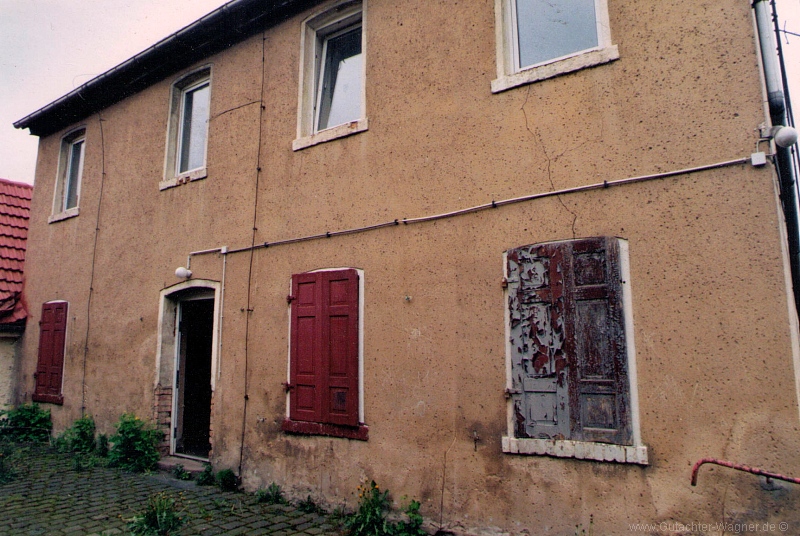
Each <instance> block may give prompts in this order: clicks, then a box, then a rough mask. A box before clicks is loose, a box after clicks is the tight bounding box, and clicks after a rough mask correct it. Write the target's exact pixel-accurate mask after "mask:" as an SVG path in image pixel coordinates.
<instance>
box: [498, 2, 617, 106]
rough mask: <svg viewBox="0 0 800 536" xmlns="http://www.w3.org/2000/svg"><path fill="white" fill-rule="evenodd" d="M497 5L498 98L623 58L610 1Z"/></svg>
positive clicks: (507, 3)
mask: <svg viewBox="0 0 800 536" xmlns="http://www.w3.org/2000/svg"><path fill="white" fill-rule="evenodd" d="M495 3H496V4H495V10H496V19H497V22H496V24H497V31H496V33H497V79H496V80H493V81H492V91H493V92H495V93H496V92H499V91H505V90H506V89H510V88H512V87H516V86H519V85H522V84H527V83H530V82H535V81H537V80H544V79H546V78H551V77H553V76H557V75H559V74H564V73H568V72H572V71H576V70H578V69H583V68H585V67H591V66H593V65H598V64H601V63H606V62H609V61H613V60H615V59H617V58H619V51H618V50H617V47H616V45H612V44H611V35H610V32H609V20H608V7H607V5H606V0H495Z"/></svg>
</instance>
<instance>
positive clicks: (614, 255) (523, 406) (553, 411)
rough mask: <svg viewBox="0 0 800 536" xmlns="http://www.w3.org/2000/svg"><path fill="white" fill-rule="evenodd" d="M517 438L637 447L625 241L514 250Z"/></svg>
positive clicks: (511, 287)
mask: <svg viewBox="0 0 800 536" xmlns="http://www.w3.org/2000/svg"><path fill="white" fill-rule="evenodd" d="M507 259H508V266H507V273H508V307H509V315H510V316H509V318H510V327H511V341H510V343H511V344H510V345H511V373H512V392H511V398H512V403H513V408H514V426H515V436H516V437H520V438H525V437H530V438H541V439H572V440H578V441H594V442H604V443H616V444H630V443H631V428H630V416H629V410H628V405H629V404H628V374H627V364H626V351H625V334H624V322H623V316H622V315H623V310H622V293H621V288H620V268H619V245H618V243H617V240H616V238H613V237H599V238H589V239H582V240H570V241H565V242H552V243H545V244H534V245H529V246H523V247H520V248H516V249H513V250H510V251H508V253H507Z"/></svg>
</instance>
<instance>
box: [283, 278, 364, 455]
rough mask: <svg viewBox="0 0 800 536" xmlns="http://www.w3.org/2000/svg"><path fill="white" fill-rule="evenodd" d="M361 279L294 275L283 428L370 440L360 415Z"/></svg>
mask: <svg viewBox="0 0 800 536" xmlns="http://www.w3.org/2000/svg"><path fill="white" fill-rule="evenodd" d="M361 281H362V278H361V277H359V273H358V271H356V270H353V269H345V270H329V271H319V272H310V273H304V274H297V275H294V276H292V294H291V295H290V296H289V300H290V303H291V334H290V350H289V383H288V384H287V390H288V392H289V417H288V419H286V420H285V421H284V423H283V430H284V431H286V432H294V433H304V434H320V435H331V436H337V437H347V438H351V439H361V440H366V439H367V432H368V429H367V427H366V426H364V425H363V424H362V423H361V415H360V406H361V403H360V398H361V390H360V377H361V374H360V359H359V356H360V353H361V339H360V336H359V334H360V332H361V329H360V327H361V326H360V315H359V310H360V308H361V301H360V300H359V296H360V294H361V292H360V290H361V289H360V286H361Z"/></svg>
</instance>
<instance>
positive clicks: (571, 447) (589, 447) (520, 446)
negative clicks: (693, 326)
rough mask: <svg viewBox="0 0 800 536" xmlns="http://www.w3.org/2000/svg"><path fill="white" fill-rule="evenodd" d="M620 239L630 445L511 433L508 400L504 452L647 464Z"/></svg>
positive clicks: (626, 258) (509, 384)
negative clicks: (521, 436)
mask: <svg viewBox="0 0 800 536" xmlns="http://www.w3.org/2000/svg"><path fill="white" fill-rule="evenodd" d="M617 241H618V243H619V265H620V277H621V279H622V282H621V283H622V284H621V285H620V288H621V290H622V308H623V316H624V323H625V344H626V352H627V356H626V357H627V365H628V381H629V382H630V385H629V386H628V387H629V391H628V397H629V403H630V413H631V436H632V437H631V439H632V443H633V445H614V444H610V443H596V442H591V441H574V440H570V439H535V438H518V437H514V419H515V415H514V404H513V402H512V401H511V400H509V401H508V406H507V415H506V426H507V431H508V433H507V435H505V436H503V438H502V450H503V452H505V453H507V454H523V455H539V456H553V457H556V458H577V459H580V460H596V461H602V462H617V463H632V464H637V465H648V463H649V462H648V455H647V447H646V446H645V445H644V444H643V443H642V433H641V427H640V424H641V421H640V418H639V391H638V389H637V385H638V379H637V373H636V344H635V341H634V335H633V298H632V296H631V271H630V252H629V249H628V241H627V240H624V239H621V238H620V239H617ZM503 275H504V277H506V278H508V275H509V274H508V260H507V258H506V255H503ZM504 298H505V299H504V300H503V303H504V304H508V290H506V292H505V297H504ZM504 309H505V335H506V337H505V341H506V344H505V346H506V388H507V389H508V390H511V389H513V387H514V386H513V380H512V367H511V355H512V348H511V318H510V312H509V308H508V306H507V305H506V306H505V307H504Z"/></svg>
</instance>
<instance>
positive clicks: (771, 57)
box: [753, 0, 800, 311]
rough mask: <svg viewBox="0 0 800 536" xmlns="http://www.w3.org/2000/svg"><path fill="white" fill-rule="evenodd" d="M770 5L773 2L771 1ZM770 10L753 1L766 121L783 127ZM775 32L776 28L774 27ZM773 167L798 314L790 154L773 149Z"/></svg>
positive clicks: (761, 0)
mask: <svg viewBox="0 0 800 536" xmlns="http://www.w3.org/2000/svg"><path fill="white" fill-rule="evenodd" d="M772 2H773V4H774V0H772ZM773 8H774V6H772V8H771V6H770V2H769V0H754V1H753V9H754V11H755V17H756V25H757V27H758V42H759V45H760V47H761V63H762V65H763V68H764V82H765V84H766V86H767V99H768V104H769V114H770V120H771V122H772V125H773V126H778V125H786V95H785V94H784V84H783V77H782V73H781V68H780V65H779V63H778V56H777V52H776V50H777V48H776V45H775V42H774V41H773V35H774V31H775V30H773V28H772V25H773V20H774V24H776V25H777V18H776V17H775V16H774V9H773ZM775 28H776V29H777V26H776V27H775ZM775 167H776V169H777V172H778V182H779V185H780V192H781V193H780V197H781V204H782V206H783V216H784V219H785V221H786V234H787V240H788V242H789V243H788V246H789V265H790V268H791V273H792V287H793V293H794V303H795V308H796V309H797V310H798V311H800V234H798V233H799V231H798V207H797V188H796V185H795V169H794V165H793V162H792V150H791V149H790V148H787V147H779V146H778V145H775Z"/></svg>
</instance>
